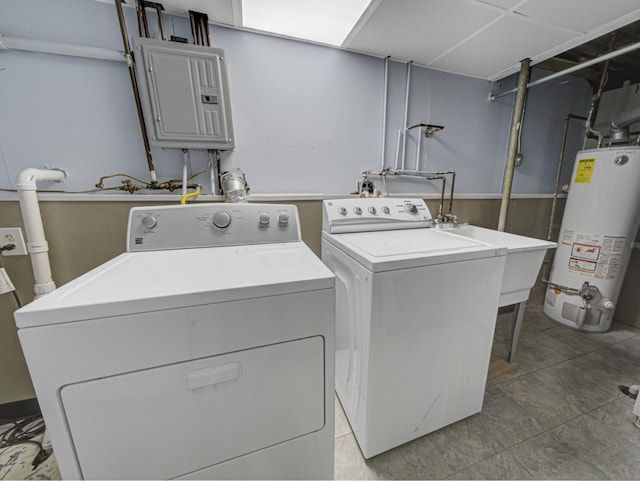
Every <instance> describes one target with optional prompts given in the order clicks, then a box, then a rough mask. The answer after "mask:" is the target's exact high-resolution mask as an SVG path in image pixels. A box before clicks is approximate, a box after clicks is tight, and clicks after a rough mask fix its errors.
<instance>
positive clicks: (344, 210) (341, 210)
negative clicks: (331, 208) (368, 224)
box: [338, 207, 347, 215]
mask: <svg viewBox="0 0 640 481" xmlns="http://www.w3.org/2000/svg"><path fill="white" fill-rule="evenodd" d="M338 213H339V214H340V215H347V209H345V208H344V207H340V208H339V209H338Z"/></svg>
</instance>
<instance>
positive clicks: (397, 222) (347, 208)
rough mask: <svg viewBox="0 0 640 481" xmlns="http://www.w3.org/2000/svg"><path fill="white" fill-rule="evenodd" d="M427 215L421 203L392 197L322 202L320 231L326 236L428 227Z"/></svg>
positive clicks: (428, 216) (417, 200) (427, 211)
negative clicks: (325, 233) (326, 234)
mask: <svg viewBox="0 0 640 481" xmlns="http://www.w3.org/2000/svg"><path fill="white" fill-rule="evenodd" d="M432 225H433V219H432V217H431V212H429V208H428V207H427V205H426V204H425V202H424V200H422V199H405V198H392V197H375V198H347V199H334V200H325V201H324V202H323V205H322V230H323V231H324V232H328V233H330V234H337V233H346V232H370V231H379V230H394V229H416V228H425V227H431V226H432Z"/></svg>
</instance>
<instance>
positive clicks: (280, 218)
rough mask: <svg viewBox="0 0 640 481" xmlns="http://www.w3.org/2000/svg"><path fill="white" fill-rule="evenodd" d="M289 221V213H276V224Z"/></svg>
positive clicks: (284, 223)
mask: <svg viewBox="0 0 640 481" xmlns="http://www.w3.org/2000/svg"><path fill="white" fill-rule="evenodd" d="M288 223H289V214H288V213H286V212H280V213H279V214H278V224H280V225H287V224H288Z"/></svg>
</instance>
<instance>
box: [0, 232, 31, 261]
mask: <svg viewBox="0 0 640 481" xmlns="http://www.w3.org/2000/svg"><path fill="white" fill-rule="evenodd" d="M7 244H15V245H16V247H15V249H13V250H10V251H2V255H3V256H26V255H27V246H26V245H25V243H24V237H23V236H22V229H21V228H20V227H4V228H0V247H4V246H6V245H7Z"/></svg>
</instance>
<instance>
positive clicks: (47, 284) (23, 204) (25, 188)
mask: <svg viewBox="0 0 640 481" xmlns="http://www.w3.org/2000/svg"><path fill="white" fill-rule="evenodd" d="M65 177H66V174H65V173H64V172H62V171H61V170H44V169H25V170H23V171H22V172H20V174H19V175H18V180H17V182H16V190H17V191H18V201H19V202H20V211H21V212H22V221H23V222H24V229H25V231H26V233H27V250H28V251H29V255H30V256H31V267H32V268H33V277H34V280H35V284H34V286H33V292H34V293H35V299H37V298H38V297H41V296H43V295H44V294H47V293H48V292H51V291H53V290H55V288H56V285H55V283H54V282H53V278H52V276H51V265H50V264H49V244H48V243H47V240H46V239H45V236H44V227H43V226H42V217H41V215H40V206H39V205H38V196H37V194H36V190H37V188H38V187H37V183H38V182H43V181H50V182H60V181H62V180H63V179H64V178H65Z"/></svg>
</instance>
